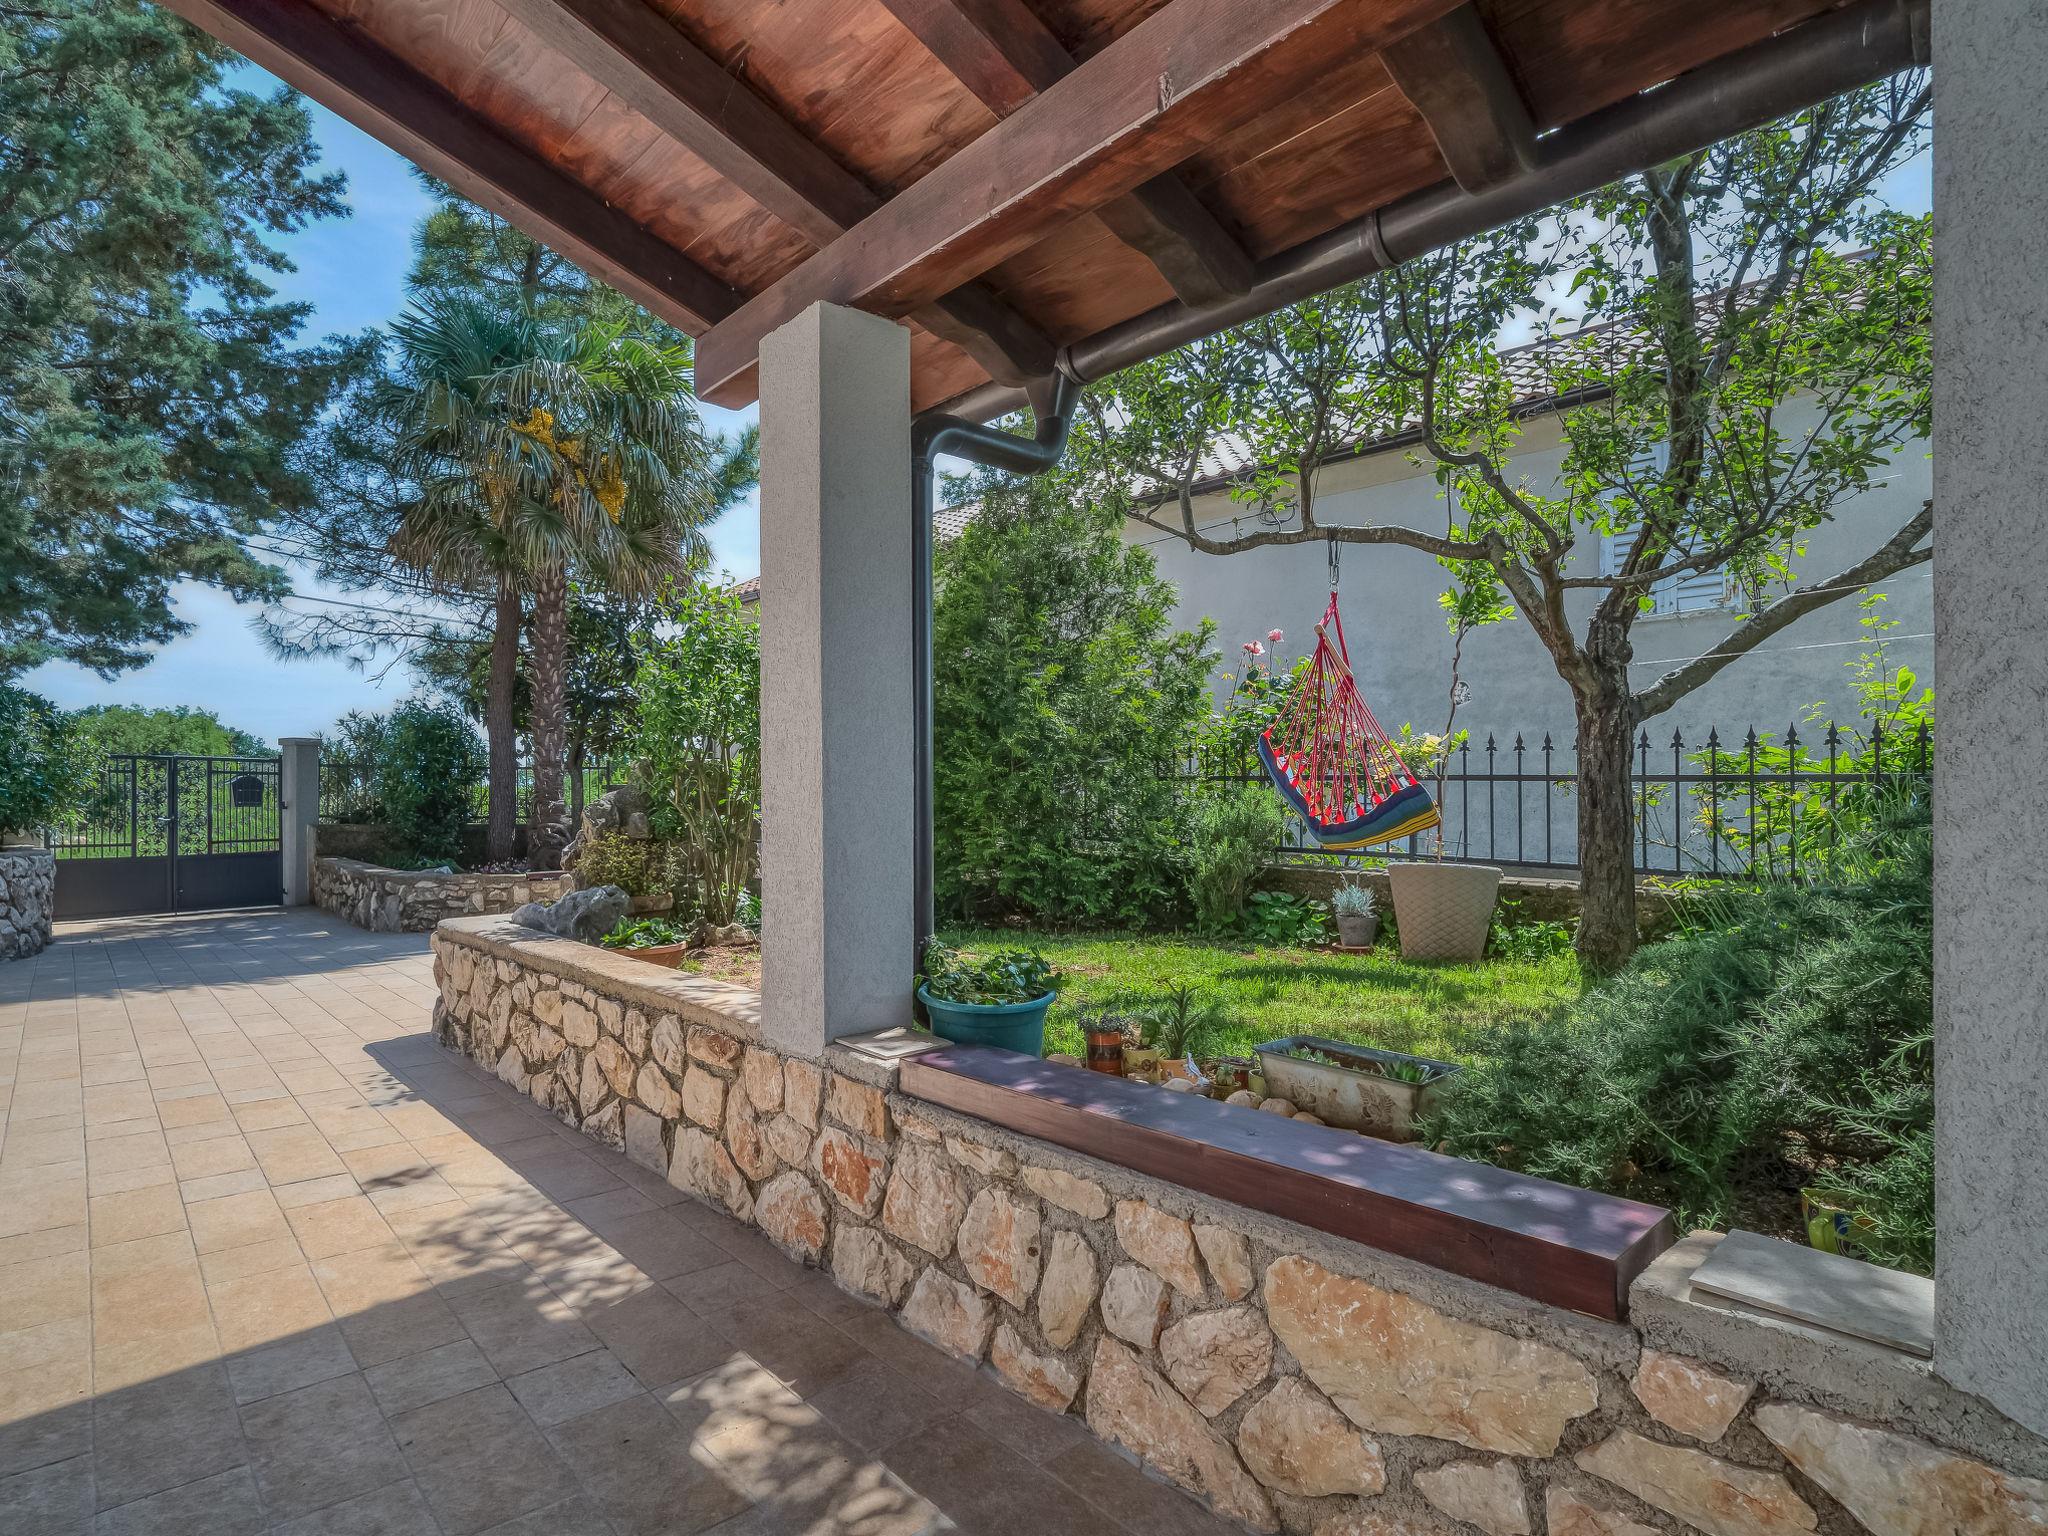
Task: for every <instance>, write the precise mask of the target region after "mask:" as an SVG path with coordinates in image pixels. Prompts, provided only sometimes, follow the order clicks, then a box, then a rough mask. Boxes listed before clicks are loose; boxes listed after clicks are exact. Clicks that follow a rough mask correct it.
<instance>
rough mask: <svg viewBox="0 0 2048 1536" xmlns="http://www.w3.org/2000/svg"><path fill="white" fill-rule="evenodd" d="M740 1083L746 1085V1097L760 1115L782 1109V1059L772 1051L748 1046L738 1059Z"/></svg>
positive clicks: (770, 1113)
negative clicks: (750, 1100)
mask: <svg viewBox="0 0 2048 1536" xmlns="http://www.w3.org/2000/svg"><path fill="white" fill-rule="evenodd" d="M740 1081H741V1082H743V1083H745V1084H746V1085H747V1097H748V1098H750V1099H752V1100H753V1101H754V1108H756V1109H758V1110H759V1111H760V1112H761V1113H762V1114H764V1115H772V1114H774V1113H775V1112H776V1111H777V1110H778V1109H780V1108H782V1058H781V1057H779V1056H777V1055H776V1054H775V1053H774V1052H773V1051H764V1050H762V1049H761V1048H760V1047H759V1046H758V1045H750V1046H748V1047H747V1049H746V1054H745V1055H744V1056H743V1057H742V1058H741V1059H740Z"/></svg>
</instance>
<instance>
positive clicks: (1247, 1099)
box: [1223, 1088, 1259, 1109]
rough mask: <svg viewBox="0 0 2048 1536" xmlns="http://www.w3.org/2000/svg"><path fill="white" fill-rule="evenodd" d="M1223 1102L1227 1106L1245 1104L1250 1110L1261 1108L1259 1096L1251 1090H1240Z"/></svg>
mask: <svg viewBox="0 0 2048 1536" xmlns="http://www.w3.org/2000/svg"><path fill="white" fill-rule="evenodd" d="M1223 1102H1224V1103H1226V1104H1243V1105H1246V1106H1247V1107H1249V1108H1252V1109H1257V1108H1258V1107H1259V1096H1258V1095H1257V1094H1256V1093H1253V1092H1252V1091H1251V1089H1249V1088H1240V1089H1238V1090H1237V1092H1235V1093H1233V1094H1232V1095H1231V1096H1230V1097H1229V1098H1227V1099H1225V1100H1224V1101H1223Z"/></svg>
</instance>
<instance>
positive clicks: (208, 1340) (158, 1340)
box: [92, 1319, 220, 1396]
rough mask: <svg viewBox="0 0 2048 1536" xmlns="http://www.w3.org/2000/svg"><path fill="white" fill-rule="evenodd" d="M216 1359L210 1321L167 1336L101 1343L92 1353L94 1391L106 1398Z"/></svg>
mask: <svg viewBox="0 0 2048 1536" xmlns="http://www.w3.org/2000/svg"><path fill="white" fill-rule="evenodd" d="M219 1357H220V1339H219V1336H218V1335H216V1334H215V1332H214V1329H213V1322H212V1320H211V1319H208V1320H207V1321H205V1322H200V1323H194V1324H192V1325H191V1326H190V1327H189V1328H177V1329H173V1330H172V1331H170V1332H169V1333H153V1334H147V1335H144V1336H142V1337H140V1338H132V1339H126V1340H123V1341H121V1342H119V1343H113V1344H107V1343H102V1344H100V1345H99V1346H98V1347H97V1348H95V1349H94V1350H93V1356H92V1380H93V1390H94V1391H95V1392H97V1393H99V1394H100V1395H102V1396H105V1395H106V1394H107V1393H110V1392H120V1391H122V1390H124V1389H126V1388H128V1387H134V1386H139V1385H141V1384H142V1383H143V1382H146V1381H156V1380H159V1379H160V1378H162V1377H166V1376H171V1375H174V1374H175V1373H177V1372H179V1371H188V1370H191V1369H192V1368H193V1367H194V1366H197V1365H203V1364H205V1363H206V1362H208V1361H210V1360H215V1359H218V1358H219Z"/></svg>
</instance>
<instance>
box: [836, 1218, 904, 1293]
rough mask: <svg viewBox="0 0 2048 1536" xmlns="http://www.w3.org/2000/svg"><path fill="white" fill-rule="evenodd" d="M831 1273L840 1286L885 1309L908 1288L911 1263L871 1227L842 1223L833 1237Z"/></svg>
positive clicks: (843, 1221)
mask: <svg viewBox="0 0 2048 1536" xmlns="http://www.w3.org/2000/svg"><path fill="white" fill-rule="evenodd" d="M832 1273H833V1274H834V1275H836V1276H838V1277H839V1283H840V1284H841V1285H843V1286H846V1287H847V1288H848V1289H849V1290H855V1291H858V1292H860V1293H861V1295H863V1296H872V1297H873V1298H874V1299H875V1300H876V1301H879V1302H880V1303H881V1304H882V1305H883V1306H885V1307H893V1306H895V1305H896V1304H897V1303H898V1302H899V1301H901V1300H902V1299H903V1293H904V1291H905V1290H907V1289H908V1288H909V1286H910V1277H911V1268H910V1261H909V1260H908V1259H906V1258H904V1257H903V1255H902V1254H900V1253H898V1252H897V1251H896V1246H895V1245H894V1244H893V1243H891V1242H890V1241H889V1240H888V1239H887V1238H885V1237H883V1236H882V1234H881V1233H879V1232H877V1231H876V1230H875V1229H874V1228H873V1227H863V1226H859V1225H857V1224H855V1223H854V1222H850V1221H846V1220H841V1222H840V1223H839V1230H838V1232H837V1233H836V1234H834V1236H833V1238H832Z"/></svg>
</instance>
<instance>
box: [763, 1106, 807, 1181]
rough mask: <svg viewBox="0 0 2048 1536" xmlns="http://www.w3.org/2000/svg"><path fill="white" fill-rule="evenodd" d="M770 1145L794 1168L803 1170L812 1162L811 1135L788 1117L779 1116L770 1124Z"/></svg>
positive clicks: (768, 1128) (768, 1133) (776, 1153)
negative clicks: (806, 1164)
mask: <svg viewBox="0 0 2048 1536" xmlns="http://www.w3.org/2000/svg"><path fill="white" fill-rule="evenodd" d="M767 1137H768V1145H769V1147H770V1148H772V1149H773V1150H774V1153H775V1155H776V1156H777V1157H779V1158H781V1159H782V1160H783V1161H784V1162H785V1163H787V1164H789V1166H790V1167H792V1168H801V1167H803V1165H804V1164H805V1163H807V1162H809V1161H810V1160H811V1133H810V1132H809V1131H807V1130H805V1129H804V1128H803V1127H802V1126H800V1125H798V1124H797V1123H796V1122H795V1121H794V1120H792V1119H790V1118H789V1116H787V1115H777V1116H776V1117H775V1118H774V1119H773V1120H770V1121H769V1122H768V1126H767Z"/></svg>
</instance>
